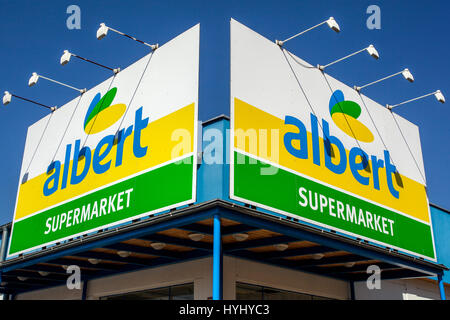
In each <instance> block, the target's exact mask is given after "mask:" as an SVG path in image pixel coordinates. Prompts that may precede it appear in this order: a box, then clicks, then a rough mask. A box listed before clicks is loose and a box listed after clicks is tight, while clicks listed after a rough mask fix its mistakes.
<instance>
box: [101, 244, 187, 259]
mask: <svg viewBox="0 0 450 320" xmlns="http://www.w3.org/2000/svg"><path fill="white" fill-rule="evenodd" d="M103 248H105V249H113V250H117V251H129V252H133V253H142V254H148V255H152V256H159V257H164V258H170V259H175V260H176V259H181V258H182V257H183V255H182V254H180V253H179V252H174V251H170V250H164V249H161V250H156V249H153V248H152V247H143V246H137V245H133V244H129V243H115V244H111V245H107V246H104V247H103ZM193 251H195V250H193ZM190 252H192V251H190Z"/></svg>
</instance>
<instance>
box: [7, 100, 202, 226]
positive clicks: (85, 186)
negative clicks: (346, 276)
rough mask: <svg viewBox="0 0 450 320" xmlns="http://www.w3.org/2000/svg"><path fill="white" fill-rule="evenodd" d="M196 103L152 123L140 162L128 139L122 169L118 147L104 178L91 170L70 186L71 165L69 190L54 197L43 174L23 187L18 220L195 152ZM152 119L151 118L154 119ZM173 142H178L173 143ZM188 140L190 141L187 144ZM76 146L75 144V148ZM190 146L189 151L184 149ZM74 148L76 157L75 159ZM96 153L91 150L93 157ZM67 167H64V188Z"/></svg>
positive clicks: (143, 141)
mask: <svg viewBox="0 0 450 320" xmlns="http://www.w3.org/2000/svg"><path fill="white" fill-rule="evenodd" d="M194 115H195V105H194V103H192V104H190V105H188V106H186V107H184V108H182V109H180V110H178V111H176V112H173V113H171V114H169V115H167V116H165V117H163V118H161V119H158V120H156V121H154V122H150V123H149V124H148V126H147V127H146V128H145V129H144V130H142V132H141V146H142V147H144V146H148V148H147V154H146V155H145V156H144V157H142V158H136V157H135V156H134V154H133V134H131V135H130V136H128V137H127V138H126V139H125V143H124V149H123V162H122V165H121V166H118V167H115V159H116V149H117V145H114V146H113V148H112V149H111V151H110V153H109V154H108V156H107V157H106V158H105V159H104V160H103V161H102V164H104V163H106V162H108V161H109V160H112V161H111V167H110V169H109V170H108V171H106V172H105V173H103V174H96V173H95V172H94V171H93V169H92V163H91V167H90V169H89V172H88V174H87V176H86V177H85V178H84V180H83V181H82V182H80V183H79V184H76V185H71V184H70V182H69V181H70V173H71V172H72V161H71V162H70V164H69V179H68V184H67V188H65V189H62V190H61V189H58V190H57V191H56V192H55V193H53V194H52V195H50V196H48V197H46V196H44V194H43V187H44V183H45V181H46V180H47V179H48V177H49V176H48V175H47V174H46V173H43V174H41V175H39V176H37V177H35V178H33V179H30V180H29V181H27V182H26V183H24V184H22V185H21V186H20V190H19V197H18V202H17V209H16V215H15V220H17V219H20V218H23V217H26V216H28V215H30V214H32V213H34V212H37V211H40V210H42V209H45V208H47V207H50V206H53V205H55V204H58V203H60V202H62V201H65V200H68V199H71V198H74V197H76V196H78V195H81V194H84V193H86V192H89V191H91V190H94V189H96V188H99V187H101V186H104V185H106V184H109V183H112V182H114V181H117V180H119V179H122V178H126V177H128V176H130V175H132V174H134V173H137V172H140V171H142V170H145V169H148V168H151V167H154V166H156V165H158V164H161V163H164V162H167V161H170V160H172V159H174V158H177V157H180V156H183V155H185V154H188V153H190V152H193V150H194V149H193V148H194V123H195V119H194ZM150 119H151V118H150ZM172 139H175V141H174V140H172ZM188 139H189V140H188ZM186 140H188V141H186ZM74 142H75V139H74V141H73V142H72V144H73V143H74ZM182 146H186V147H185V148H181V147H182ZM73 148H74V147H73V146H72V155H73ZM173 150H177V151H179V152H176V153H174V154H172V153H173ZM93 153H94V150H91V154H93ZM83 164H84V160H82V161H80V162H79V166H78V172H79V173H80V172H81V170H82V169H81V168H82V167H83ZM63 170H64V166H63V165H62V166H61V171H60V172H61V173H60V184H59V185H60V186H61V180H62V173H63Z"/></svg>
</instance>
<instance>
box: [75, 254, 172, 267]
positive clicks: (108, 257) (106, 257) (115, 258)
mask: <svg viewBox="0 0 450 320" xmlns="http://www.w3.org/2000/svg"><path fill="white" fill-rule="evenodd" d="M74 256H76V257H82V258H88V259H89V258H94V259H100V260H101V261H111V262H119V263H126V264H133V265H138V266H144V267H148V266H152V265H154V264H155V262H154V261H155V260H157V261H161V262H163V263H165V262H169V261H173V259H168V258H162V257H158V258H150V259H143V258H135V257H125V258H122V257H120V256H119V255H117V254H112V253H105V252H98V251H83V252H80V253H77V254H75V255H74ZM94 266H95V265H94Z"/></svg>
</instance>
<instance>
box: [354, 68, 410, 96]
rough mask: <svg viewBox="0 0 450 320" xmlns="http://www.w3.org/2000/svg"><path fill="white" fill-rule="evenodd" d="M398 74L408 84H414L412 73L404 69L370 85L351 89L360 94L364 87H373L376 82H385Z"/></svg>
mask: <svg viewBox="0 0 450 320" xmlns="http://www.w3.org/2000/svg"><path fill="white" fill-rule="evenodd" d="M399 74H401V75H402V76H403V78H405V79H406V80H408V81H409V82H414V77H413V75H412V73H411V72H410V71H409V70H408V69H404V70H402V71H400V72H397V73H394V74H391V75H390V76H387V77H384V78H381V79H379V80H376V81H373V82H371V83H368V84H365V85H363V86H360V87H359V86H354V87H353V88H354V89H355V90H356V91H358V92H360V91H361V89H363V88H365V87H368V86H371V85H373V84H375V83H378V82H381V81H384V80H386V79H389V78H392V77H395V76H396V75H399Z"/></svg>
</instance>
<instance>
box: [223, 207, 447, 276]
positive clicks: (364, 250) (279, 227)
mask: <svg viewBox="0 0 450 320" xmlns="http://www.w3.org/2000/svg"><path fill="white" fill-rule="evenodd" d="M242 209H244V210H245V208H242ZM242 211H243V210H241V212H236V211H232V210H230V209H228V208H225V207H221V215H222V217H224V218H227V219H231V220H235V221H239V222H241V223H245V224H247V225H252V226H256V227H258V228H261V229H266V230H270V231H274V232H277V233H280V234H284V235H286V236H289V237H293V238H296V239H299V240H306V241H311V242H315V243H319V244H321V245H324V246H327V247H332V248H335V249H336V250H340V251H347V252H353V253H356V254H358V255H361V256H364V257H366V258H368V259H370V260H381V261H383V262H387V263H390V264H394V265H397V266H400V267H402V268H408V269H410V270H413V271H417V272H422V273H427V274H429V275H436V274H439V273H440V272H442V271H441V270H439V269H437V268H433V267H431V266H426V265H419V264H416V263H414V262H412V261H408V260H407V259H402V258H401V257H396V256H394V255H388V254H384V253H382V252H380V251H379V250H377V249H379V248H377V247H375V246H371V248H368V247H369V246H370V245H364V246H363V245H359V246H358V245H356V241H355V244H351V243H350V242H351V241H352V240H351V239H348V240H347V239H346V240H347V241H343V239H338V236H337V235H335V234H332V233H329V232H327V231H324V230H321V229H318V228H313V227H309V226H305V225H300V224H298V223H297V224H295V223H293V222H289V221H284V220H283V221H281V220H280V219H279V218H278V217H275V216H273V217H272V216H269V215H268V214H263V213H260V212H257V213H255V212H250V211H249V212H248V213H249V214H242ZM256 215H258V217H256ZM275 221H276V222H275ZM306 229H308V230H306ZM324 234H327V235H328V237H326V236H324ZM333 237H334V238H333Z"/></svg>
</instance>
